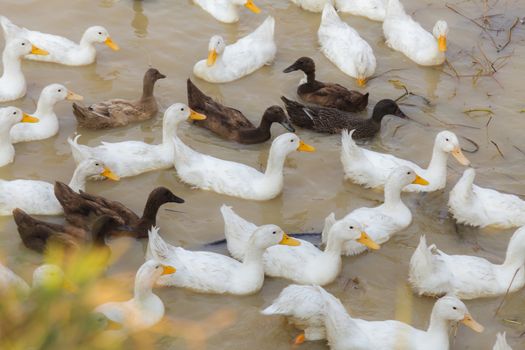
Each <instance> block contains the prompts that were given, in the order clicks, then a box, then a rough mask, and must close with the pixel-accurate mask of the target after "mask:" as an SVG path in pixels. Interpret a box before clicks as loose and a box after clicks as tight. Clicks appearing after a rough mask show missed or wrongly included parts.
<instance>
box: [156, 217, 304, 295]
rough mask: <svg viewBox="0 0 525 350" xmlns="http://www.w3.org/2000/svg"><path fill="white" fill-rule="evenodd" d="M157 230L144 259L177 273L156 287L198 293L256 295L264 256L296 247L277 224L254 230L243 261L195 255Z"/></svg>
mask: <svg viewBox="0 0 525 350" xmlns="http://www.w3.org/2000/svg"><path fill="white" fill-rule="evenodd" d="M158 231H159V230H158V228H155V227H154V228H152V229H151V230H150V232H149V241H148V251H147V258H148V259H149V258H153V259H157V260H159V261H161V262H163V263H166V264H174V265H176V266H177V267H178V269H179V273H178V274H177V275H174V276H166V277H162V278H160V279H159V280H158V282H157V284H159V285H161V286H177V287H184V288H188V289H191V290H194V291H197V292H201V293H215V294H224V293H228V294H234V295H249V294H253V293H256V292H258V291H259V290H260V289H261V287H262V285H263V282H264V265H263V254H264V252H265V250H266V249H268V248H270V247H272V246H274V245H277V244H281V245H289V246H299V245H300V242H299V241H297V240H295V239H293V238H291V237H288V235H287V234H286V233H284V231H283V230H282V229H281V228H280V227H278V226H276V225H264V226H261V227H259V228H258V229H256V230H255V231H254V232H253V233H252V235H251V237H250V239H249V241H248V245H247V248H246V252H245V256H244V261H243V262H238V261H237V260H235V259H232V258H230V257H228V256H224V255H221V254H217V253H212V252H194V251H189V250H185V249H183V248H180V247H174V246H171V245H169V244H167V243H166V242H164V240H163V239H162V238H161V237H160V235H159V233H158Z"/></svg>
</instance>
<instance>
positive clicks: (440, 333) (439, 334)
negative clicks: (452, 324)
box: [427, 310, 449, 344]
mask: <svg viewBox="0 0 525 350" xmlns="http://www.w3.org/2000/svg"><path fill="white" fill-rule="evenodd" d="M448 329H449V322H448V321H447V320H445V319H443V317H439V316H438V315H437V313H436V311H435V310H432V314H431V315H430V324H429V325H428V330H427V333H429V334H430V335H432V336H433V337H434V338H437V339H440V340H441V341H440V342H441V343H442V344H448Z"/></svg>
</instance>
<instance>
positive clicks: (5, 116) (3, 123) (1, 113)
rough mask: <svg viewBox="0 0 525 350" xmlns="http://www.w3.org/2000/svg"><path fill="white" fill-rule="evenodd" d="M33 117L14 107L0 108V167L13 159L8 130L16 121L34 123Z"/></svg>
mask: <svg viewBox="0 0 525 350" xmlns="http://www.w3.org/2000/svg"><path fill="white" fill-rule="evenodd" d="M36 122H38V118H34V117H32V116H30V115H28V114H25V113H23V112H22V111H21V110H20V109H18V108H16V107H5V108H0V167H3V166H4V165H7V164H10V163H13V161H14V160H15V148H14V147H13V142H12V141H11V137H10V136H9V132H10V131H11V129H12V128H13V126H15V125H16V124H17V123H36Z"/></svg>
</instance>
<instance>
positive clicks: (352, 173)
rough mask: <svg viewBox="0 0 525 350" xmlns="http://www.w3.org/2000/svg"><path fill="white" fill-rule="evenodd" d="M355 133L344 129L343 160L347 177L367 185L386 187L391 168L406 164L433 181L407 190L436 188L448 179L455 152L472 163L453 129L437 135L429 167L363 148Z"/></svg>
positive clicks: (442, 186)
mask: <svg viewBox="0 0 525 350" xmlns="http://www.w3.org/2000/svg"><path fill="white" fill-rule="evenodd" d="M352 133H353V131H351V132H348V131H346V130H343V132H342V138H341V143H342V145H341V146H342V147H341V162H342V163H343V168H344V172H345V178H346V179H348V180H352V181H353V182H355V183H357V184H359V185H363V186H365V187H367V188H383V187H384V185H385V183H386V180H387V178H388V175H389V174H390V172H391V171H392V170H393V169H395V168H397V167H399V166H400V165H405V166H408V167H409V168H411V169H413V170H415V172H416V173H417V174H418V175H419V176H421V177H423V178H424V179H425V180H427V181H428V182H429V184H428V185H427V186H422V185H416V184H414V185H409V186H407V187H405V188H404V189H403V191H406V192H433V191H437V190H440V189H442V188H444V187H445V185H446V183H447V159H448V155H449V154H452V156H454V158H455V159H456V160H457V161H458V162H459V163H460V164H462V165H469V164H470V162H469V160H468V159H467V158H466V157H465V156H464V155H463V152H461V148H460V146H459V141H458V138H457V136H456V135H455V134H454V133H453V132H450V131H441V132H440V133H438V134H437V135H436V139H435V141H434V149H433V151H432V159H431V160H430V163H429V165H428V167H427V168H426V169H423V168H421V167H419V166H418V165H417V164H415V163H413V162H411V161H408V160H404V159H400V158H397V157H394V156H393V155H391V154H387V153H379V152H374V151H369V150H367V149H364V148H361V147H359V146H358V145H357V144H356V143H355V141H354V140H353V139H352Z"/></svg>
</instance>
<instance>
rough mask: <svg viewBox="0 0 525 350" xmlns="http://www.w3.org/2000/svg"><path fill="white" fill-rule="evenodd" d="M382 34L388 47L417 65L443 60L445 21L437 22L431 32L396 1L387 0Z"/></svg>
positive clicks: (439, 62)
mask: <svg viewBox="0 0 525 350" xmlns="http://www.w3.org/2000/svg"><path fill="white" fill-rule="evenodd" d="M383 34H384V35H385V38H386V44H387V45H388V47H390V48H391V49H393V50H396V51H400V52H402V53H403V54H404V55H405V56H407V57H408V58H410V59H411V60H412V61H414V62H416V63H417V64H419V65H422V66H435V65H440V64H443V62H445V58H446V57H445V52H446V51H447V34H448V24H447V22H445V21H437V22H436V24H435V25H434V29H433V30H432V34H430V33H429V32H427V31H426V30H425V29H423V27H421V25H420V24H419V23H417V22H416V21H414V20H413V19H412V17H410V16H409V15H408V14H407V13H406V12H405V9H404V8H403V5H402V4H401V3H400V2H399V0H387V8H386V16H385V20H384V22H383Z"/></svg>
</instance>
